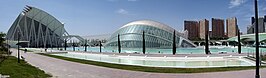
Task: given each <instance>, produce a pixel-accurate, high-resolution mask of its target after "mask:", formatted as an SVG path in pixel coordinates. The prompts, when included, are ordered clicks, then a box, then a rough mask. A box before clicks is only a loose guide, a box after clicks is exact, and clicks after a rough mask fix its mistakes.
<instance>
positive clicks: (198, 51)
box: [54, 46, 266, 54]
mask: <svg viewBox="0 0 266 78" xmlns="http://www.w3.org/2000/svg"><path fill="white" fill-rule="evenodd" d="M54 49H55V48H54ZM67 50H69V51H73V47H68V48H67ZM84 50H85V48H84V47H75V51H84ZM121 50H122V51H121V52H122V53H142V48H122V49H121ZM87 51H88V52H99V51H100V48H99V47H88V48H87ZM210 51H211V53H219V52H226V53H236V52H238V48H237V47H233V46H231V47H227V46H212V47H210ZM241 51H242V53H251V54H252V53H254V52H255V48H254V47H242V48H241ZM102 52H118V50H117V48H103V47H102ZM260 52H266V48H260ZM146 53H147V54H172V49H156V48H152V49H151V48H146ZM176 53H177V54H204V53H205V49H204V47H197V48H177V49H176Z"/></svg>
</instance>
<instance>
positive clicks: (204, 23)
mask: <svg viewBox="0 0 266 78" xmlns="http://www.w3.org/2000/svg"><path fill="white" fill-rule="evenodd" d="M206 31H207V32H209V21H208V20H206V19H203V20H200V21H199V38H200V39H205V34H206Z"/></svg>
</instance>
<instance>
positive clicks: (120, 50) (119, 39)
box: [117, 34, 121, 53]
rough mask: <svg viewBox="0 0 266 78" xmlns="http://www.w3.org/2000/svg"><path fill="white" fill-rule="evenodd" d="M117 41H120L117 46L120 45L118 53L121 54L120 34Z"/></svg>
mask: <svg viewBox="0 0 266 78" xmlns="http://www.w3.org/2000/svg"><path fill="white" fill-rule="evenodd" d="M117 39H118V41H117V44H118V53H120V52H121V44H120V35H119V34H118V35H117Z"/></svg>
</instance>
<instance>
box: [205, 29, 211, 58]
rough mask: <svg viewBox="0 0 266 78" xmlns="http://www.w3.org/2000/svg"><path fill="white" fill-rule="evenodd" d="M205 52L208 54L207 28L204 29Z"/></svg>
mask: <svg viewBox="0 0 266 78" xmlns="http://www.w3.org/2000/svg"><path fill="white" fill-rule="evenodd" d="M205 54H210V51H209V28H208V29H206V30H205Z"/></svg>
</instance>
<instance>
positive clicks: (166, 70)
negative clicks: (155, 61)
mask: <svg viewBox="0 0 266 78" xmlns="http://www.w3.org/2000/svg"><path fill="white" fill-rule="evenodd" d="M38 54H40V55H44V56H49V57H53V58H57V59H62V60H67V61H72V62H78V63H83V64H90V65H96V66H102V67H108V68H116V69H123V70H132V71H142V72H156V73H203V72H221V71H237V70H248V69H255V66H237V67H217V68H165V67H145V66H133V65H123V64H113V63H106V62H99V61H91V60H84V59H76V58H69V57H63V56H56V55H50V54H44V53H38Z"/></svg>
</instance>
